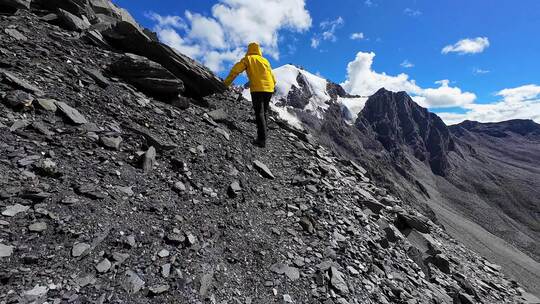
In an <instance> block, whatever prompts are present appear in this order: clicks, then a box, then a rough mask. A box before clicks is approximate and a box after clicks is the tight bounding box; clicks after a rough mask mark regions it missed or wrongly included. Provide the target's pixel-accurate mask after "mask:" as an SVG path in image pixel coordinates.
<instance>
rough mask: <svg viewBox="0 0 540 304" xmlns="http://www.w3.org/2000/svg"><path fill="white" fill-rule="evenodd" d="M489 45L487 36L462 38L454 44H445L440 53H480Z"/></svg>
mask: <svg viewBox="0 0 540 304" xmlns="http://www.w3.org/2000/svg"><path fill="white" fill-rule="evenodd" d="M488 47H489V39H488V38H487V37H477V38H473V39H469V38H467V39H462V40H460V41H458V42H456V43H455V44H452V45H447V46H445V47H444V48H443V49H442V51H441V53H443V54H448V53H458V54H460V55H464V54H477V53H482V52H483V51H484V50H485V49H487V48H488Z"/></svg>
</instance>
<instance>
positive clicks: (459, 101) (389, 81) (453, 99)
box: [342, 52, 476, 108]
mask: <svg viewBox="0 0 540 304" xmlns="http://www.w3.org/2000/svg"><path fill="white" fill-rule="evenodd" d="M374 58H375V53H373V52H370V53H365V52H358V54H357V55H356V58H355V60H353V61H352V62H350V63H349V64H348V66H347V79H346V81H345V82H344V83H342V86H343V88H344V89H345V90H346V91H347V92H349V93H350V94H353V95H362V96H370V95H372V94H374V93H375V92H376V91H378V90H379V89H380V88H382V87H384V88H386V89H387V90H390V91H406V92H407V93H409V94H410V95H411V96H412V98H413V99H414V100H415V101H416V102H417V103H418V104H420V105H421V106H424V107H429V108H447V107H456V106H464V105H468V104H471V103H473V102H474V101H475V100H476V95H475V94H473V93H470V92H463V91H462V90H461V89H460V88H457V87H452V86H450V82H449V81H448V80H442V81H438V82H437V84H438V85H439V87H437V88H427V89H424V88H421V87H420V86H419V85H417V84H416V82H415V81H414V80H412V79H410V78H409V75H407V74H404V73H401V74H399V75H396V76H392V75H387V74H386V73H384V72H383V73H378V72H376V71H374V70H373V68H372V66H373V59H374Z"/></svg>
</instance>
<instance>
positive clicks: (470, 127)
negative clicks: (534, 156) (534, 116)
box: [450, 119, 540, 137]
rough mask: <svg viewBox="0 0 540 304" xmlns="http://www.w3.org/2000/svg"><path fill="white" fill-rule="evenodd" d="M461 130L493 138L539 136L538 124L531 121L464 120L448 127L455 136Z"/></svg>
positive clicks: (539, 127)
mask: <svg viewBox="0 0 540 304" xmlns="http://www.w3.org/2000/svg"><path fill="white" fill-rule="evenodd" d="M463 129H465V130H467V131H469V132H474V133H484V134H487V135H489V136H493V137H507V136H510V135H511V133H514V134H519V135H522V136H526V135H529V134H532V135H540V124H537V123H536V122H534V121H533V120H531V119H512V120H507V121H501V122H490V123H482V122H478V121H471V120H465V121H463V122H462V123H459V124H457V125H453V126H451V127H450V130H451V131H452V132H454V133H456V134H461V133H462V132H459V131H460V130H463Z"/></svg>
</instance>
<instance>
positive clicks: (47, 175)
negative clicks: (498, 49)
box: [0, 1, 536, 303]
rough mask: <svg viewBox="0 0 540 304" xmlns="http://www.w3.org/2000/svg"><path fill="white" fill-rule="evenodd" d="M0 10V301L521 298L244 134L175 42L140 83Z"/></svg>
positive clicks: (345, 177) (458, 249)
mask: <svg viewBox="0 0 540 304" xmlns="http://www.w3.org/2000/svg"><path fill="white" fill-rule="evenodd" d="M64 2H66V1H64ZM67 2H69V1H67ZM1 3H2V4H3V5H8V7H10V6H9V4H10V3H11V2H10V1H2V2H1ZM71 3H72V4H73V5H75V4H78V3H79V2H76V1H73V2H71ZM83 3H84V1H83ZM92 3H94V2H92ZM11 7H12V6H11ZM83 7H86V6H83ZM54 8H55V9H56V8H58V7H54ZM65 9H69V6H67V7H65ZM71 10H73V8H71ZM39 12H40V11H38V13H39ZM11 13H12V12H11V11H10V14H11ZM71 14H75V17H77V18H79V19H81V20H84V16H87V15H84V14H83V12H80V11H79V12H75V11H72V12H71ZM86 19H90V18H88V16H87V18H86ZM74 20H77V19H74ZM62 22H66V21H62ZM89 22H90V21H89ZM0 24H1V28H4V29H5V30H4V31H2V32H0V39H1V40H2V41H6V43H5V45H3V46H2V47H1V48H0V67H1V68H2V70H1V71H0V74H1V76H2V79H1V82H0V99H1V100H2V102H1V103H0V139H1V140H0V142H1V144H0V151H1V153H0V170H1V172H3V173H2V175H1V176H0V185H1V186H0V189H1V191H0V206H1V208H0V210H1V214H2V216H1V218H0V225H1V230H0V259H1V261H2V263H1V264H0V269H1V277H0V303H44V302H51V303H66V302H68V303H125V302H128V303H199V302H201V301H204V300H208V301H210V302H211V303H319V302H320V303H476V302H483V303H520V302H523V303H535V301H536V300H534V297H533V296H531V295H529V294H527V293H526V292H525V291H524V290H523V289H522V288H520V287H519V285H518V284H517V283H516V282H514V281H511V280H509V279H507V278H505V277H504V276H503V275H502V274H501V273H500V267H499V266H497V265H495V264H492V263H490V262H489V261H487V260H486V259H484V258H482V257H480V256H478V255H477V254H475V253H473V252H471V251H470V250H468V249H466V248H465V247H463V246H462V245H459V244H458V243H457V242H455V241H454V240H452V239H451V238H450V237H449V236H448V235H447V234H446V233H445V232H444V230H443V229H441V227H439V226H437V225H436V224H434V223H433V222H431V221H430V220H429V219H427V218H426V217H424V216H422V215H420V214H418V213H417V212H415V211H414V209H413V208H412V206H410V205H408V204H406V203H404V202H403V201H401V200H400V199H399V198H397V197H396V196H395V195H392V194H390V193H389V192H388V191H387V190H385V189H383V188H381V187H378V186H377V185H375V184H374V183H373V182H372V181H371V179H370V177H369V176H370V172H368V171H367V170H366V169H364V168H363V167H362V166H360V165H358V164H356V163H354V162H351V161H350V160H347V159H344V158H341V157H339V156H337V155H336V154H334V153H333V152H331V151H330V150H328V149H327V148H325V147H324V146H322V145H320V144H318V143H317V142H315V141H313V140H312V137H310V136H306V135H305V134H299V133H291V132H289V130H288V129H287V128H286V127H285V126H284V125H283V123H281V122H279V123H278V124H277V126H284V127H283V128H279V127H274V128H273V131H272V132H271V138H270V142H271V144H270V145H269V148H268V150H260V149H258V148H255V147H252V146H251V145H250V144H249V142H250V140H251V138H252V137H253V136H254V124H253V123H252V121H251V119H250V115H251V113H250V108H249V105H248V103H247V102H245V101H242V102H240V103H239V102H238V101H237V100H236V96H234V95H233V94H232V93H229V92H225V93H220V94H215V95H211V96H206V97H203V93H202V92H207V91H208V90H209V91H212V90H215V89H216V88H217V87H219V86H212V85H208V86H205V83H204V82H203V83H200V82H199V88H195V86H194V85H193V84H191V89H188V88H189V87H190V85H189V84H188V83H189V79H188V78H189V77H190V76H186V75H189V74H187V73H181V72H179V71H180V70H176V71H177V72H175V71H174V68H169V65H167V64H166V63H170V62H174V63H175V64H174V65H173V66H174V67H177V65H176V64H178V65H181V64H180V63H179V62H181V61H178V60H180V59H179V58H183V57H177V56H179V55H178V54H177V53H176V52H175V53H174V54H173V53H170V54H169V56H170V57H171V58H172V59H168V60H163V61H161V62H158V61H157V60H154V62H153V63H148V64H146V65H144V69H146V68H149V67H151V68H153V71H161V72H160V73H158V74H157V75H160V76H159V77H158V79H162V80H163V81H157V82H158V83H165V84H167V85H165V86H163V90H162V91H159V92H148V91H145V92H146V94H148V95H144V94H142V93H141V91H140V90H143V91H144V89H142V88H141V87H140V86H139V85H140V82H137V81H133V77H131V76H133V74H130V76H129V77H126V75H117V74H115V72H114V69H111V66H114V64H116V63H117V62H121V61H122V60H125V56H129V55H125V54H123V53H122V52H119V49H103V48H102V46H99V47H98V46H91V45H89V44H88V42H87V41H89V40H83V39H86V38H84V37H86V36H85V35H86V34H87V33H88V32H84V34H83V35H81V34H80V33H79V32H78V31H72V29H73V28H72V27H71V25H69V24H68V25H66V24H65V23H61V25H64V26H65V29H63V28H59V27H58V26H57V25H55V24H49V23H45V21H44V20H43V18H40V17H38V16H36V15H35V14H34V13H32V12H29V11H25V10H23V11H19V12H18V13H16V14H15V15H10V16H5V15H4V16H0ZM122 24H124V23H122ZM133 27H134V28H137V27H136V26H133ZM6 29H9V30H10V31H6ZM66 29H67V30H66ZM120 31H121V30H120ZM140 33H141V32H137V34H136V35H139V34H140ZM142 33H144V32H142ZM22 37H24V39H23V38H22ZM81 38H82V39H81ZM104 42H107V44H108V43H109V42H108V41H105V40H104ZM120 49H122V48H120ZM158 49H161V50H164V49H163V48H158ZM165 50H166V49H165ZM136 51H137V50H136V49H132V50H130V52H132V53H138V55H141V53H142V52H136ZM161 54H163V53H160V55H161ZM154 58H158V57H154ZM150 59H152V58H150ZM169 60H171V61H169ZM182 62H188V63H191V61H189V60H186V61H182ZM156 64H157V65H156ZM163 69H165V70H166V71H169V72H170V73H172V74H173V75H175V76H176V77H178V78H177V79H176V81H174V79H173V78H171V77H170V74H167V73H164V72H165V71H164V70H163ZM188 69H189V71H190V73H193V74H197V75H198V77H199V78H198V79H213V78H215V76H213V75H211V76H212V77H209V75H210V74H207V72H206V70H205V69H204V68H202V67H200V66H198V65H197V64H195V63H193V64H192V65H190V66H189V67H188ZM164 75H165V76H166V77H164ZM179 75H180V76H179ZM120 77H122V78H120ZM160 77H161V78H160ZM171 80H173V81H172V83H173V84H174V85H173V86H172V87H173V88H175V89H174V90H173V91H174V96H170V95H169V94H170V92H171V90H170V88H171V86H170V84H171ZM210 82H213V80H210ZM181 83H183V84H184V85H185V88H186V89H185V91H182V89H181V85H180V84H181ZM158 87H159V86H152V89H157V88H158ZM177 92H178V93H180V94H181V95H178V96H176V95H177V94H176V93H177ZM154 93H157V94H154ZM161 93H166V94H165V95H166V98H163V95H162V94H161ZM191 98H194V99H191ZM199 104H205V105H206V107H205V106H201V105H199Z"/></svg>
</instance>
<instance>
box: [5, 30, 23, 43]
mask: <svg viewBox="0 0 540 304" xmlns="http://www.w3.org/2000/svg"><path fill="white" fill-rule="evenodd" d="M4 32H5V33H6V34H8V35H9V36H11V37H12V38H14V39H15V40H20V41H27V40H28V38H26V36H24V35H23V34H22V33H21V32H19V31H17V30H16V29H9V28H8V29H5V30H4Z"/></svg>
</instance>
